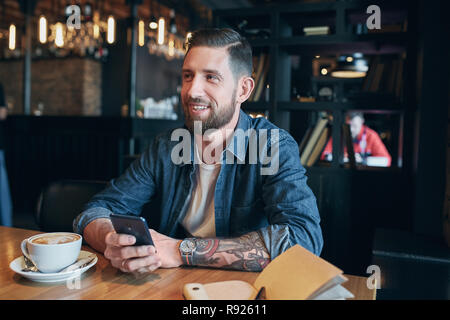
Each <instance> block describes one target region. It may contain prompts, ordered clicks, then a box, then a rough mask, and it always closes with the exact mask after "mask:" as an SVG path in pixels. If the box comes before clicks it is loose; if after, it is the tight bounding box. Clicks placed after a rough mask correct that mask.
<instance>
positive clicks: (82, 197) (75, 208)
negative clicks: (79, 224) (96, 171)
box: [37, 180, 107, 232]
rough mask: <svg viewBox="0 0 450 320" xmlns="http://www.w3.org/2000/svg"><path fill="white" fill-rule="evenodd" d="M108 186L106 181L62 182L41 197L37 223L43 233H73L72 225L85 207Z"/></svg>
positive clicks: (55, 184)
mask: <svg viewBox="0 0 450 320" xmlns="http://www.w3.org/2000/svg"><path fill="white" fill-rule="evenodd" d="M106 185H107V182H105V181H84V180H60V181H56V182H53V183H51V184H50V185H49V186H48V187H47V188H45V189H44V190H43V192H42V193H41V195H40V198H39V202H38V208H37V223H38V225H39V227H40V229H41V230H42V231H45V232H55V231H67V232H72V231H73V229H72V223H73V220H74V219H75V217H76V216H77V215H78V214H79V213H81V210H82V209H83V206H84V205H85V204H86V203H87V202H88V201H89V200H90V199H91V198H92V196H94V195H95V194H96V193H98V192H100V191H102V190H103V189H104V188H105V187H106Z"/></svg>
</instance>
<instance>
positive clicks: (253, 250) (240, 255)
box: [193, 232, 270, 271]
mask: <svg viewBox="0 0 450 320" xmlns="http://www.w3.org/2000/svg"><path fill="white" fill-rule="evenodd" d="M196 244H197V248H196V250H195V253H194V255H193V262H194V264H195V265H198V266H209V267H220V268H227V269H236V270H246V271H261V270H262V269H264V267H265V266H266V265H267V264H268V263H269V262H270V255H269V253H268V251H267V249H266V247H265V246H264V243H263V241H262V240H261V237H260V235H259V233H258V232H250V233H247V234H245V235H242V236H240V237H238V238H233V239H218V238H212V239H196Z"/></svg>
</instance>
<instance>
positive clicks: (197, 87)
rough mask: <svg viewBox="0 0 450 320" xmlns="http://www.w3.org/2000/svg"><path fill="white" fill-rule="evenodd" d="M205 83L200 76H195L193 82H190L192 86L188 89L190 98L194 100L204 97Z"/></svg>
mask: <svg viewBox="0 0 450 320" xmlns="http://www.w3.org/2000/svg"><path fill="white" fill-rule="evenodd" d="M204 92H205V91H204V83H203V81H202V79H201V77H200V76H194V78H193V79H192V81H191V82H190V86H189V89H188V92H187V93H188V94H189V96H191V97H193V98H197V97H202V96H203V95H204Z"/></svg>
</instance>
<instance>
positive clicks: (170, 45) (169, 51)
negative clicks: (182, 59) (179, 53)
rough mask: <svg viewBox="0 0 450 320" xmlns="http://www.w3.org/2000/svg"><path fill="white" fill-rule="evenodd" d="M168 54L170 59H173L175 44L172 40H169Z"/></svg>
mask: <svg viewBox="0 0 450 320" xmlns="http://www.w3.org/2000/svg"><path fill="white" fill-rule="evenodd" d="M167 53H168V55H169V57H173V56H174V55H175V43H174V41H173V40H172V39H170V40H169V49H168V51H167Z"/></svg>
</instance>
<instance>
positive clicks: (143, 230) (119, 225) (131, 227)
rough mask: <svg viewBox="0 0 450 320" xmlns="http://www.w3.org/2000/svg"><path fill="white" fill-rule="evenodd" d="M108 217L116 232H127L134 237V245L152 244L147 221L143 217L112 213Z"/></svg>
mask: <svg viewBox="0 0 450 320" xmlns="http://www.w3.org/2000/svg"><path fill="white" fill-rule="evenodd" d="M110 218H111V222H112V224H113V226H114V229H115V230H116V232H117V233H120V234H129V235H132V236H134V237H135V238H136V243H135V244H134V245H135V246H143V245H152V246H153V245H154V243H153V239H152V237H151V235H150V231H149V228H148V225H147V222H146V221H145V219H144V218H143V217H137V216H132V215H122V214H114V213H113V214H111V216H110Z"/></svg>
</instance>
